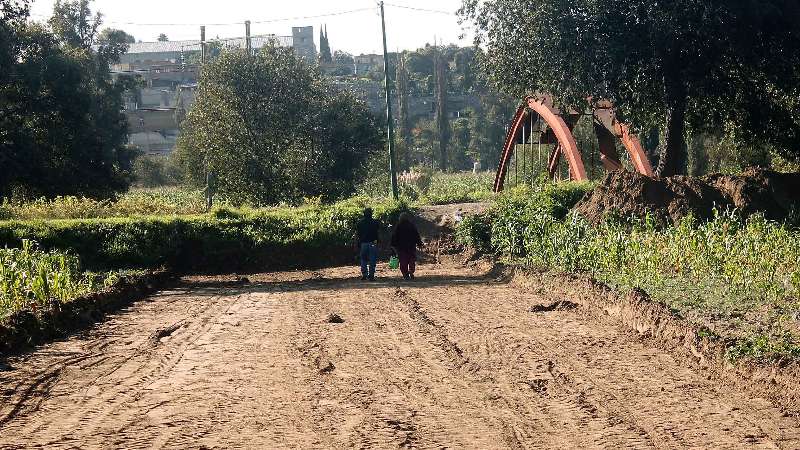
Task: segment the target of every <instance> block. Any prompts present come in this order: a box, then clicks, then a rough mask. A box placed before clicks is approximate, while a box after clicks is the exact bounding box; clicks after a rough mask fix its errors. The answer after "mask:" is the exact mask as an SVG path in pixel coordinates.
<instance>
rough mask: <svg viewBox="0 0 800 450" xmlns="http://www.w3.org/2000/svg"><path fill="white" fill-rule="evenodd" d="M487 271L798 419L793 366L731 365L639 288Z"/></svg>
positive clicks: (798, 367) (797, 376)
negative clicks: (602, 318)
mask: <svg viewBox="0 0 800 450" xmlns="http://www.w3.org/2000/svg"><path fill="white" fill-rule="evenodd" d="M490 273H491V274H492V276H493V277H495V278H498V279H501V278H502V279H504V280H507V281H508V282H510V283H513V284H517V285H520V286H536V287H538V288H540V289H542V290H543V292H546V293H547V295H548V296H550V297H552V298H553V300H554V301H559V300H564V299H568V300H569V301H571V302H575V303H578V304H580V305H581V306H584V307H587V308H588V309H590V310H593V311H594V312H596V313H599V314H601V315H606V316H609V317H611V318H613V319H614V320H616V321H617V322H619V323H620V324H621V325H622V326H624V327H625V328H628V329H630V330H631V331H633V332H635V333H637V334H638V335H639V336H641V337H642V338H643V339H646V340H647V341H649V343H650V344H652V345H655V346H657V347H659V348H661V349H663V350H666V351H668V352H669V353H670V354H672V355H673V356H674V357H676V358H677V359H678V360H682V361H683V362H684V363H685V364H686V365H687V366H688V367H691V368H692V369H694V370H697V371H699V372H700V373H703V374H704V375H705V376H707V377H708V378H709V379H710V380H714V381H716V382H718V383H721V384H725V385H728V386H731V385H732V386H735V387H736V388H737V389H739V390H740V391H742V392H749V393H751V394H753V395H756V396H760V397H763V398H766V399H768V400H769V401H770V402H772V403H773V404H774V405H775V406H776V407H778V408H780V409H781V410H782V411H783V412H784V413H785V414H787V415H791V416H794V417H800V364H798V363H797V362H790V363H780V362H763V361H752V360H739V361H736V362H732V361H730V360H729V359H728V358H726V356H725V350H726V345H725V341H724V340H721V339H718V338H714V337H712V336H713V335H712V334H711V333H708V330H707V329H705V328H704V327H701V326H696V325H693V324H690V323H689V322H687V321H686V320H685V319H683V318H682V317H680V316H678V315H677V314H676V313H675V312H673V311H672V310H670V308H668V307H667V306H666V305H664V304H662V303H659V302H657V301H655V300H653V299H652V298H651V297H650V296H649V295H648V294H647V293H646V292H644V291H642V290H638V289H636V290H633V291H631V292H630V293H628V294H623V293H621V292H618V291H616V290H614V289H613V288H611V287H610V286H608V285H606V284H605V283H602V282H600V281H598V280H596V279H593V278H591V277H589V276H583V275H577V274H570V273H555V274H554V273H552V272H536V271H532V270H528V269H524V268H519V267H511V266H503V265H497V266H495V267H494V268H493V269H492V270H491V271H490Z"/></svg>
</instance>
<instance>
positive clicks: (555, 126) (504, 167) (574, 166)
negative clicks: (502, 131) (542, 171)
mask: <svg viewBox="0 0 800 450" xmlns="http://www.w3.org/2000/svg"><path fill="white" fill-rule="evenodd" d="M528 109H530V110H531V111H533V112H535V113H536V114H537V115H538V116H539V118H541V119H542V120H544V121H545V122H546V123H547V126H548V127H549V132H552V133H553V134H554V135H555V137H556V140H557V141H558V142H557V144H558V149H557V153H558V155H559V156H560V155H562V154H563V155H566V156H567V159H568V161H569V165H570V174H572V178H573V179H575V180H579V181H583V180H587V179H588V178H587V176H586V169H585V168H584V165H583V159H582V158H581V155H580V151H579V150H578V144H577V142H575V137H574V136H573V135H572V131H571V129H570V127H569V126H568V125H567V123H566V122H564V119H562V118H561V116H560V115H559V114H558V112H557V111H555V110H554V108H553V107H552V106H550V105H549V104H548V103H547V102H546V99H545V98H541V99H539V98H536V97H528V98H527V99H526V100H525V104H523V105H521V106H520V107H519V108H518V109H517V112H516V114H515V115H514V119H513V121H512V122H511V128H509V130H508V133H507V134H506V141H505V144H504V145H503V154H502V156H501V158H500V167H499V169H498V170H497V175H496V176H495V181H494V191H495V192H502V191H503V189H504V187H505V181H506V176H507V175H508V166H509V163H510V162H511V158H512V157H513V156H514V151H515V148H516V145H517V140H518V138H519V136H520V133H521V132H522V128H523V127H524V124H525V119H527V117H528V115H529V114H531V113H530V112H528ZM551 161H552V158H551Z"/></svg>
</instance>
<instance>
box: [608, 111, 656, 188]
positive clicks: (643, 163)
mask: <svg viewBox="0 0 800 450" xmlns="http://www.w3.org/2000/svg"><path fill="white" fill-rule="evenodd" d="M615 128H616V131H617V133H618V134H619V136H620V139H621V140H622V145H624V146H625V148H626V149H628V153H629V154H630V155H631V163H633V167H635V168H636V171H638V172H639V173H640V174H642V175H646V176H648V177H652V176H654V174H655V172H654V171H653V165H652V164H650V160H649V159H648V158H647V154H646V153H645V152H644V148H642V143H641V142H640V141H639V138H637V137H636V136H634V135H633V134H631V132H630V128H628V126H627V125H625V124H623V123H619V122H617V123H616V124H615Z"/></svg>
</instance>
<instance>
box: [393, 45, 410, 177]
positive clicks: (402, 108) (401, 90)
mask: <svg viewBox="0 0 800 450" xmlns="http://www.w3.org/2000/svg"><path fill="white" fill-rule="evenodd" d="M395 80H396V81H395V84H396V86H397V113H398V114H397V116H398V130H397V131H398V133H397V136H398V138H399V141H400V152H399V153H400V163H401V165H402V167H401V168H402V169H403V170H409V169H411V146H412V142H413V137H412V135H411V117H410V115H409V114H410V111H409V108H410V105H409V100H410V92H409V86H408V69H407V68H406V55H405V53H402V54H400V55H399V57H398V60H397V76H396V78H395Z"/></svg>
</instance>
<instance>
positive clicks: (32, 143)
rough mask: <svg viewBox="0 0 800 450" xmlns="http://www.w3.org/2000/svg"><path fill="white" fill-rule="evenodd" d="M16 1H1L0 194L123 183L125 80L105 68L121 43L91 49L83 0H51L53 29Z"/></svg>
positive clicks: (102, 188)
mask: <svg viewBox="0 0 800 450" xmlns="http://www.w3.org/2000/svg"><path fill="white" fill-rule="evenodd" d="M14 3H15V2H13V1H5V0H0V8H2V9H1V10H2V13H3V16H4V17H3V18H4V20H2V21H0V33H2V34H3V35H4V36H3V39H2V44H0V58H2V59H4V60H5V61H4V65H3V67H4V69H3V70H0V74H2V75H0V165H2V167H3V170H2V171H0V196H6V195H13V194H16V193H22V194H26V195H47V196H52V195H61V194H67V195H69V194H74V195H89V196H107V195H110V194H112V193H114V192H117V191H121V190H124V189H126V188H127V186H128V184H129V183H130V180H131V176H130V173H131V160H132V158H133V157H134V156H135V155H134V153H133V151H132V150H130V149H129V148H127V147H126V146H125V142H126V140H127V121H126V119H125V116H124V115H123V114H122V113H121V111H122V106H123V105H122V93H123V92H124V91H125V90H126V89H128V88H129V87H130V84H129V83H130V82H131V81H130V80H126V79H120V80H118V81H114V80H112V79H111V76H110V74H109V71H108V66H109V64H110V63H111V62H113V61H115V60H118V58H119V55H120V54H121V52H123V51H124V45H125V44H124V43H119V42H112V43H109V44H106V45H101V46H99V47H97V49H93V47H92V45H93V44H94V41H92V39H93V36H94V35H95V31H96V28H97V26H99V25H100V24H99V15H98V16H94V19H92V17H93V16H92V15H91V11H90V10H89V7H88V6H89V5H88V3H87V2H66V1H59V2H57V3H56V8H55V11H56V13H58V14H63V15H62V16H58V15H54V17H53V18H52V19H51V20H50V21H49V23H50V24H51V27H52V28H53V31H52V32H51V31H49V30H47V29H45V28H43V27H42V26H40V25H38V24H32V23H29V22H28V21H27V10H26V8H24V7H23V8H19V7H15V6H14ZM10 5H11V6H10ZM76 11H78V12H79V14H77V15H76V14H75V12H76ZM90 22H93V23H91V24H90Z"/></svg>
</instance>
